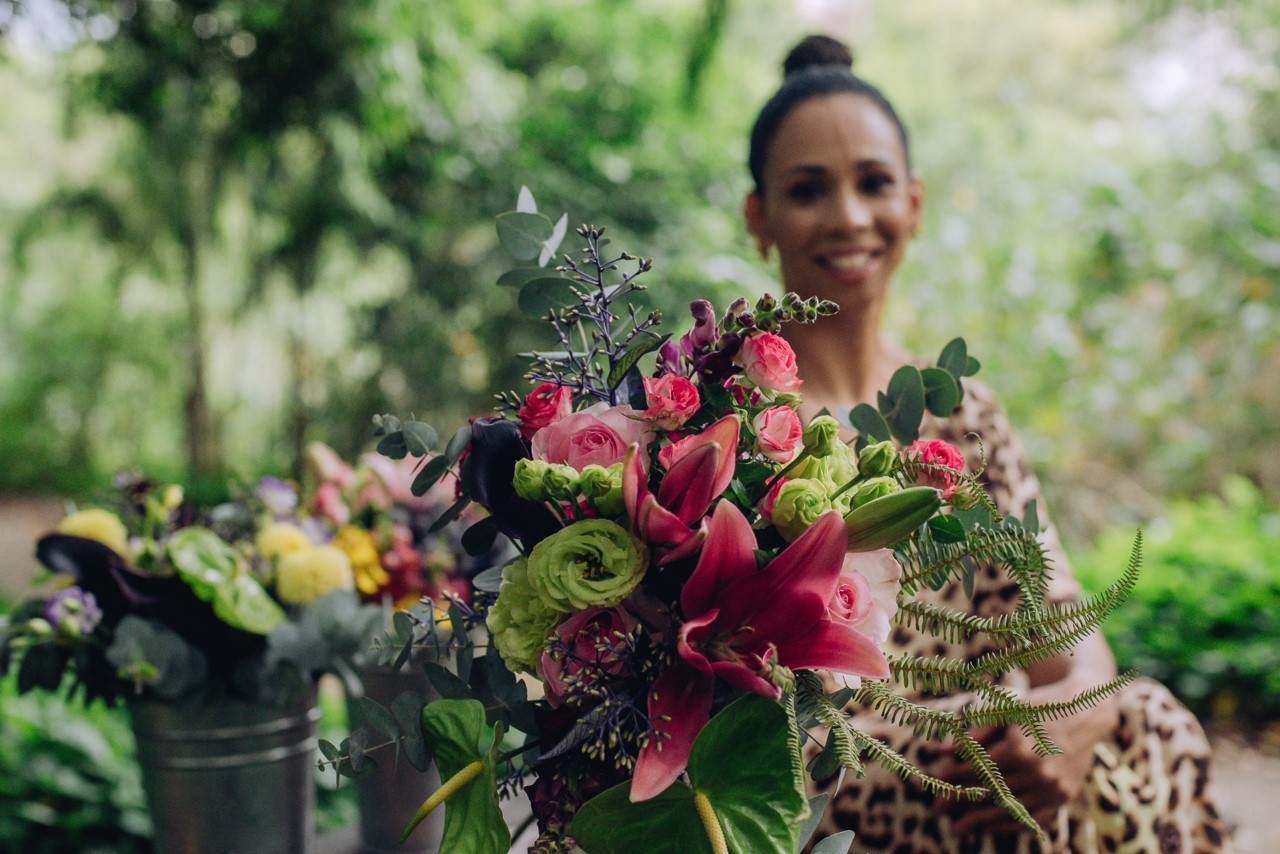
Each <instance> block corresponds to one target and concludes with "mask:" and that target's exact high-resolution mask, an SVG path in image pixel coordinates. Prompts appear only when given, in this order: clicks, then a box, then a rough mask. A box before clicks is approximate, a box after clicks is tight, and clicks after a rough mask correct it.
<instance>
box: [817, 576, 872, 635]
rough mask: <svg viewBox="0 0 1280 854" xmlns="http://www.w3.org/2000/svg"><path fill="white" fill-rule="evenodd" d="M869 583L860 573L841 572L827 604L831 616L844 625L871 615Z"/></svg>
mask: <svg viewBox="0 0 1280 854" xmlns="http://www.w3.org/2000/svg"><path fill="white" fill-rule="evenodd" d="M873 604H874V603H873V602H872V601H871V582H869V581H867V577H866V576H865V575H863V574H862V573H861V572H857V571H852V572H841V573H840V578H839V579H838V580H837V581H836V589H835V592H834V593H832V594H831V601H830V602H828V603H827V610H828V611H830V612H831V616H832V618H834V619H837V620H843V621H844V622H846V623H857V622H860V621H861V620H863V619H864V618H865V617H866V616H867V615H868V614H870V613H871V607H872V605H873Z"/></svg>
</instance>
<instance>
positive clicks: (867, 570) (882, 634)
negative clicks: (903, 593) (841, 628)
mask: <svg viewBox="0 0 1280 854" xmlns="http://www.w3.org/2000/svg"><path fill="white" fill-rule="evenodd" d="M846 579H849V586H850V588H851V589H856V590H859V591H865V595H866V596H868V597H869V601H865V602H860V603H859V606H858V608H845V607H844V606H843V603H836V601H835V599H833V600H832V603H831V604H829V605H828V606H827V607H828V608H829V609H830V610H831V613H832V614H833V615H835V616H838V617H840V618H841V619H844V620H845V621H846V622H848V623H850V624H851V625H852V626H853V628H855V629H857V630H858V631H860V632H862V633H863V634H864V635H866V636H867V637H868V638H870V639H871V640H872V641H874V642H875V643H884V642H885V641H887V640H888V639H889V621H890V620H892V619H893V616H894V614H897V613H898V588H899V587H900V582H901V580H902V566H901V565H900V564H899V563H898V561H897V560H896V559H895V558H894V556H893V551H892V550H891V549H879V550H877V551H873V552H850V553H849V554H846V555H845V556H844V566H843V567H842V568H841V573H840V583H841V586H843V585H844V583H845V580H846ZM859 579H860V580H859ZM864 585H865V587H864ZM839 590H840V588H837V595H839ZM838 607H839V608H840V610H838V609H837V608H838Z"/></svg>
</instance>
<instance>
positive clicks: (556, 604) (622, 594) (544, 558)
mask: <svg viewBox="0 0 1280 854" xmlns="http://www.w3.org/2000/svg"><path fill="white" fill-rule="evenodd" d="M648 568H649V548H648V546H646V545H645V544H644V542H643V541H641V540H639V539H637V538H636V537H633V536H632V535H631V534H630V532H628V531H627V529H626V528H623V527H622V526H621V525H619V524H617V523H616V522H610V521H609V520H608V519H588V520H586V521H583V522H575V523H573V524H572V525H570V526H569V527H567V528H563V529H561V530H560V531H557V532H556V533H554V534H552V535H551V536H550V537H547V538H546V539H545V540H543V541H542V542H540V543H538V544H537V545H536V546H534V547H533V552H532V553H531V554H530V555H529V581H530V583H531V584H532V585H533V588H534V589H535V590H537V591H538V593H539V595H541V596H542V598H543V600H544V601H545V602H546V603H547V604H548V605H550V606H551V607H553V608H557V609H560V610H563V611H581V610H583V609H585V608H592V607H598V608H611V607H613V606H614V605H617V604H618V603H619V602H621V601H622V600H623V599H625V598H627V596H628V595H629V594H630V593H631V591H632V590H633V589H635V586H636V585H637V584H639V583H640V579H641V578H643V577H644V574H645V571H646V570H647V569H648Z"/></svg>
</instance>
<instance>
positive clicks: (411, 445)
mask: <svg viewBox="0 0 1280 854" xmlns="http://www.w3.org/2000/svg"><path fill="white" fill-rule="evenodd" d="M402 432H403V433H404V446H405V450H407V451H408V452H409V454H410V455H412V456H415V457H425V456H426V455H427V454H429V453H431V449H432V448H434V447H435V446H436V443H437V442H439V441H440V434H439V433H437V432H436V428H434V427H432V426H431V425H430V424H424V423H423V422H421V421H409V422H406V423H405V425H404V430H403V431H402Z"/></svg>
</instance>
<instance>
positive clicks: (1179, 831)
mask: <svg viewBox="0 0 1280 854" xmlns="http://www.w3.org/2000/svg"><path fill="white" fill-rule="evenodd" d="M850 63H851V60H850V55H849V52H848V51H847V49H845V48H844V47H843V45H841V44H840V43H839V42H836V41H834V40H832V39H828V38H825V37H811V38H810V39H806V40H805V41H804V42H802V43H801V44H800V45H799V46H797V48H796V49H795V50H793V51H792V54H791V55H790V56H789V57H788V60H787V63H786V66H785V69H786V71H787V77H786V80H785V82H784V83H783V85H782V87H781V88H780V89H779V91H778V92H777V93H776V94H775V95H774V97H773V98H772V99H771V100H770V101H769V102H768V103H767V104H766V105H765V107H764V108H763V110H762V111H761V114H760V117H759V119H758V120H757V122H756V125H755V127H754V130H753V132H752V137H751V155H750V161H749V162H750V168H751V173H752V177H753V178H754V180H755V187H754V189H753V190H752V191H751V192H750V193H749V194H748V196H747V198H746V202H745V206H744V212H745V215H746V220H747V224H748V226H749V228H750V229H751V232H752V234H753V235H754V236H755V239H756V242H757V246H758V248H759V250H760V252H761V254H762V255H765V256H767V255H768V254H769V252H770V251H771V250H772V249H773V248H775V247H776V249H777V251H778V257H779V262H780V268H781V275H782V284H783V287H784V289H785V290H788V291H795V292H797V293H799V294H800V295H802V296H804V297H812V298H816V299H820V300H832V301H834V302H836V303H838V304H839V306H840V309H841V310H840V312H839V314H837V315H836V316H835V317H834V318H832V319H831V320H830V321H828V322H826V323H822V324H812V325H804V326H799V325H793V326H792V327H790V328H788V329H787V330H786V332H785V333H784V334H785V337H786V339H787V340H788V341H789V342H790V344H791V345H792V347H793V348H794V351H795V356H796V363H797V367H798V369H799V376H800V377H801V378H802V379H803V381H804V395H805V398H804V404H803V407H802V412H807V414H809V415H810V416H811V415H812V414H813V413H815V412H817V411H819V410H821V409H823V408H825V409H828V410H830V411H832V412H839V411H847V410H848V409H850V408H851V407H853V406H855V405H857V404H860V403H866V402H870V401H875V400H876V394H877V392H878V391H879V390H881V389H884V388H886V387H888V385H889V379H890V377H891V376H892V374H893V372H894V370H895V369H896V368H897V367H898V366H899V365H901V364H903V363H904V362H918V361H919V360H918V359H915V358H914V357H913V356H912V355H911V354H908V353H905V352H903V351H901V350H900V349H898V348H896V347H895V346H893V345H892V344H890V343H888V342H887V341H885V340H884V339H883V338H882V336H881V328H882V320H883V317H884V312H885V308H886V304H887V301H888V298H889V293H890V290H891V285H892V281H893V277H894V274H895V272H896V271H897V269H898V266H899V264H900V262H901V261H902V259H903V256H904V254H905V252H906V249H907V246H908V244H909V243H910V242H911V239H912V238H913V237H914V236H915V233H916V231H917V229H918V228H919V225H920V218H921V211H922V207H923V202H924V185H923V182H922V181H921V179H920V178H919V176H918V175H916V174H915V173H914V172H913V171H912V168H911V160H910V155H909V150H908V141H907V133H906V130H905V128H904V127H903V125H902V122H901V121H900V120H899V118H898V116H897V114H896V112H895V111H894V109H893V107H892V105H891V104H889V102H888V101H887V100H886V99H885V97H884V96H883V95H882V94H881V93H880V92H879V90H877V89H876V88H875V87H873V86H871V85H870V84H868V83H867V82H865V81H863V80H862V79H860V78H858V77H856V76H855V75H853V74H852V73H851V71H850V68H849V67H850ZM965 390H966V392H967V394H966V395H965V397H964V402H963V403H962V404H961V405H960V407H959V408H957V409H956V411H955V413H954V414H953V415H952V416H951V417H950V418H948V419H945V420H943V419H928V420H926V422H925V424H924V425H923V428H922V436H921V438H922V439H945V440H947V441H949V442H951V443H953V444H955V445H957V446H959V447H960V448H962V449H963V450H964V452H965V453H964V458H965V460H966V461H967V463H968V469H969V471H970V472H971V473H973V474H982V476H983V477H984V479H985V485H986V487H987V490H988V492H989V493H990V494H991V496H992V498H993V499H994V500H995V502H996V505H997V507H998V508H999V510H1000V512H1001V513H1002V514H1005V515H1006V516H1012V517H1015V518H1020V519H1024V520H1031V519H1034V518H1035V515H1036V511H1035V505H1036V502H1037V501H1038V500H1039V498H1040V495H1039V485H1038V483H1037V482H1036V479H1035V477H1034V476H1033V475H1032V474H1031V473H1030V469H1029V467H1028V464H1027V461H1026V460H1025V458H1024V456H1023V453H1022V450H1021V447H1020V444H1019V442H1018V440H1017V438H1016V437H1015V436H1014V434H1013V433H1012V431H1011V430H1010V428H1009V425H1008V423H1007V421H1006V419H1005V417H1004V415H1003V413H1002V412H1001V410H1000V407H999V406H998V404H997V403H996V401H995V398H994V396H993V395H992V394H991V392H990V391H989V390H987V389H985V388H983V387H982V386H980V385H978V384H976V383H973V382H971V381H966V383H965ZM975 437H977V438H975ZM979 442H980V443H981V444H979ZM980 461H981V462H982V463H983V464H984V471H979V465H978V464H979V462H980ZM1040 519H1041V520H1044V519H1045V516H1044V514H1043V513H1041V514H1040ZM1044 544H1045V547H1046V549H1047V550H1048V553H1049V555H1050V557H1051V558H1052V559H1053V563H1054V565H1055V567H1056V572H1055V576H1054V578H1053V579H1052V580H1051V582H1050V585H1049V591H1048V594H1049V595H1048V600H1049V602H1050V603H1052V604H1058V605H1065V604H1069V603H1073V602H1077V601H1079V598H1080V592H1079V588H1078V585H1077V584H1076V583H1075V580H1074V578H1073V577H1072V576H1071V572H1070V568H1069V567H1068V566H1067V563H1066V560H1065V556H1064V555H1063V554H1062V553H1061V550H1060V548H1059V547H1058V544H1057V538H1056V534H1055V533H1054V530H1053V527H1052V525H1049V526H1048V528H1047V529H1046V531H1045V533H1044ZM1117 569H1119V568H1117ZM1018 595H1019V590H1018V587H1017V585H1016V583H1014V582H1012V581H1011V580H1010V578H1009V576H1008V575H1007V574H1006V572H1005V569H1004V568H1003V567H1002V566H1000V565H997V564H995V563H992V564H990V565H986V566H979V567H978V568H977V571H976V573H975V578H974V585H973V590H972V591H968V592H967V591H965V590H964V586H963V585H962V583H961V582H960V581H952V582H950V583H948V584H947V585H946V586H944V587H943V588H942V589H941V590H938V591H936V592H934V593H933V594H926V595H925V596H924V597H923V598H924V600H925V601H928V602H930V603H932V604H935V605H938V606H945V607H951V608H957V609H960V610H964V611H968V612H969V613H972V614H975V615H977V616H980V617H995V616H1000V615H1003V614H1007V613H1009V612H1010V611H1011V610H1012V609H1013V608H1014V607H1015V605H1016V602H1017V599H1018ZM953 641H954V642H950V643H945V642H944V643H940V642H939V641H938V639H937V638H935V637H933V636H931V635H927V634H923V633H921V632H919V631H917V630H916V628H914V627H912V626H911V625H910V624H908V623H906V622H904V623H901V624H899V625H897V626H895V627H894V629H893V631H892V633H891V637H890V642H891V645H892V647H893V648H895V649H896V650H897V651H900V652H906V653H914V654H918V655H924V656H931V655H932V656H938V657H940V658H945V659H957V660H968V661H972V660H975V659H977V658H979V657H980V656H982V655H984V654H986V653H989V652H992V651H993V647H991V646H990V645H989V643H990V642H983V641H978V640H976V639H974V638H966V637H960V638H957V639H953ZM984 643H985V644H987V645H984ZM1115 672H1116V671H1115V664H1114V662H1113V660H1112V656H1111V652H1110V649H1109V648H1108V647H1107V645H1106V642H1105V641H1104V640H1103V639H1102V638H1101V636H1099V635H1096V634H1095V635H1092V636H1089V637H1087V638H1085V639H1084V640H1083V641H1081V643H1080V645H1079V646H1078V647H1077V648H1076V649H1075V650H1074V652H1073V654H1071V655H1066V654H1059V655H1058V656H1056V657H1054V658H1052V659H1049V660H1046V661H1042V662H1039V663H1037V664H1035V665H1033V666H1029V667H1027V668H1026V669H1024V670H1016V671H1013V672H1010V673H1006V674H1003V675H1002V676H1000V677H999V678H998V679H997V680H996V681H997V684H998V685H999V686H1000V687H1001V689H1003V690H1007V691H1009V692H1012V693H1014V694H1016V695H1017V696H1019V697H1021V698H1022V699H1024V700H1026V701H1027V702H1030V703H1033V704H1036V705H1042V704H1044V705H1053V704H1060V703H1068V702H1070V701H1072V700H1073V698H1076V697H1079V696H1081V695H1083V694H1086V693H1087V692H1089V691H1090V690H1091V689H1093V688H1095V687H1096V686H1098V685H1101V684H1103V683H1105V682H1107V681H1108V680H1110V679H1112V678H1114V677H1115ZM911 696H912V698H913V699H915V700H917V701H920V702H927V703H935V704H938V707H940V708H943V707H945V708H957V707H959V706H961V705H962V704H964V703H965V702H966V701H968V700H972V699H974V697H973V696H966V695H951V696H941V697H940V696H934V695H932V694H929V693H927V692H917V693H914V694H912V695H911ZM857 720H858V724H859V725H860V726H862V727H864V728H865V731H866V732H868V733H869V734H872V735H874V736H876V737H878V738H881V739H883V740H884V741H886V742H887V743H888V744H889V745H890V746H891V747H893V748H894V749H895V750H897V751H899V752H901V753H902V754H903V755H905V756H906V757H907V758H908V759H909V760H910V761H912V762H913V763H914V764H915V765H916V766H917V767H919V768H921V769H922V770H924V771H926V772H928V773H930V774H934V775H937V776H939V777H942V778H943V779H946V780H948V781H950V782H953V783H959V784H964V785H973V784H975V783H976V782H977V778H976V777H974V775H973V774H972V772H970V771H969V770H968V768H966V767H964V766H963V765H962V764H961V763H958V762H956V761H955V757H954V755H953V753H952V751H951V748H950V747H949V746H944V748H943V749H942V750H941V751H939V750H938V749H936V747H935V746H933V745H926V744H924V743H923V742H922V740H921V739H919V738H918V737H916V736H915V735H914V734H913V733H912V732H911V731H910V730H909V729H907V728H900V727H895V726H892V725H888V724H885V723H883V722H882V721H881V720H880V717H879V715H877V714H875V713H870V712H869V713H867V714H862V715H860V716H859V718H858V719H857ZM1045 728H1046V730H1047V731H1048V733H1049V735H1050V736H1051V737H1052V738H1053V740H1054V741H1055V743H1056V744H1057V746H1058V747H1059V748H1060V749H1061V753H1060V754H1058V755H1053V756H1041V755H1039V753H1037V752H1036V751H1035V750H1034V749H1033V748H1034V743H1033V741H1032V739H1030V738H1028V737H1027V736H1026V735H1025V734H1024V733H1023V732H1022V731H1021V730H1019V729H1018V728H1017V727H1010V728H993V729H990V730H985V731H978V730H975V731H974V733H973V734H974V736H975V737H977V738H978V739H979V740H980V741H982V742H983V743H984V744H985V745H986V746H987V748H988V750H989V752H990V754H991V756H992V758H993V759H994V760H995V761H996V763H997V764H998V765H999V766H1000V768H1001V769H1002V771H1003V773H1004V776H1005V778H1006V780H1007V782H1008V783H1009V786H1010V788H1011V789H1012V791H1013V793H1014V795H1015V796H1016V797H1018V798H1019V800H1021V802H1022V803H1023V804H1024V805H1025V806H1026V807H1027V809H1028V810H1029V811H1030V813H1031V814H1032V815H1033V816H1034V817H1035V819H1036V820H1037V821H1038V822H1039V823H1040V824H1041V826H1042V827H1044V829H1045V830H1046V832H1047V834H1048V836H1047V838H1046V839H1045V840H1038V839H1037V838H1036V837H1035V836H1034V835H1032V834H1031V833H1030V832H1028V831H1027V829H1026V828H1025V827H1021V826H1019V825H1018V824H1016V823H1015V822H1014V820H1013V819H1012V818H1011V817H1010V816H1009V815H1008V814H1006V813H1005V812H1004V811H1003V810H1002V808H1000V807H999V806H996V805H992V804H991V803H990V802H984V803H978V804H968V803H965V804H953V803H949V802H935V799H934V798H933V797H932V796H931V795H929V794H927V793H926V792H924V791H922V790H921V789H919V788H917V787H916V785H915V784H914V783H911V782H905V783H904V782H903V781H902V780H900V779H899V778H898V777H897V776H896V775H894V774H893V773H890V772H887V771H883V770H882V769H876V768H873V769H871V770H870V771H869V773H868V775H867V776H866V777H864V778H862V779H858V780H850V781H848V782H846V783H845V784H844V785H843V787H841V788H840V789H839V790H837V791H833V792H832V796H833V797H832V804H831V807H830V808H829V809H828V811H827V813H826V815H825V816H824V819H823V824H822V825H821V826H820V830H819V833H818V836H819V837H821V836H823V835H828V834H832V833H836V832H838V831H840V830H845V829H852V830H855V831H856V832H857V839H858V844H859V846H860V847H861V848H863V849H864V850H868V851H895V852H896V851H904V850H910V851H912V852H917V854H922V852H952V854H960V852H1004V851H1010V852H1013V851H1019V852H1021V851H1048V852H1092V851H1097V850H1104V851H1110V850H1121V849H1122V848H1123V850H1135V851H1139V850H1140V851H1157V850H1161V851H1183V852H1189V851H1203V852H1209V851H1222V850H1225V848H1226V847H1227V846H1229V840H1228V839H1227V838H1226V835H1225V829H1224V826H1223V823H1222V821H1221V819H1220V818H1219V814H1218V810H1217V807H1216V804H1215V803H1214V801H1213V798H1212V795H1211V789H1210V788H1209V783H1210V776H1209V768H1210V763H1209V750H1208V745H1207V743H1206V741H1205V739H1204V734H1203V732H1202V731H1201V730H1200V727H1199V725H1198V723H1197V722H1196V721H1195V719H1194V718H1193V717H1192V716H1191V715H1190V713H1189V712H1187V711H1186V710H1185V709H1184V708H1182V707H1181V706H1180V705H1178V704H1177V702H1176V701H1175V700H1174V699H1173V697H1172V696H1171V695H1170V694H1169V693H1168V691H1167V690H1165V689H1164V688H1163V686H1160V685H1158V684H1156V683H1154V682H1150V681H1149V680H1139V681H1138V682H1136V683H1134V684H1133V685H1131V686H1130V687H1129V688H1127V689H1125V690H1124V691H1122V692H1121V693H1120V694H1118V695H1117V696H1116V698H1114V699H1112V700H1108V701H1105V702H1102V703H1099V704H1097V705H1096V706H1093V707H1092V708H1090V709H1088V710H1086V711H1082V712H1080V713H1078V714H1075V715H1073V716H1071V717H1069V718H1067V719H1065V720H1053V721H1046V723H1045ZM819 746H820V744H818V743H811V748H812V752H815V753H816V751H817V748H818V747H819Z"/></svg>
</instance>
